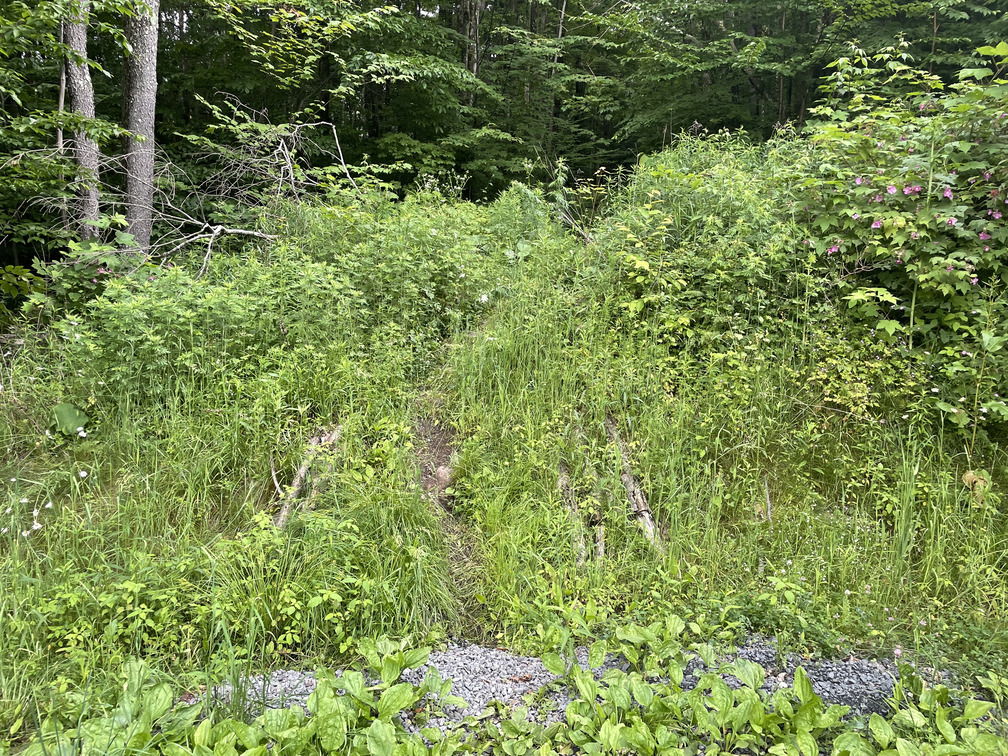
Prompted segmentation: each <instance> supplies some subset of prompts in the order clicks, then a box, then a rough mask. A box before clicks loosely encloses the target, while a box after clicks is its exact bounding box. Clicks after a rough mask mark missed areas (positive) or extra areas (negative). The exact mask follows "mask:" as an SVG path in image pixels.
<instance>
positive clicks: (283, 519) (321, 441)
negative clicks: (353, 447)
mask: <svg viewBox="0 0 1008 756" xmlns="http://www.w3.org/2000/svg"><path fill="white" fill-rule="evenodd" d="M342 430H343V429H342V428H341V427H340V426H338V425H337V426H336V427H335V428H332V429H331V430H328V431H325V432H323V433H319V434H318V435H317V436H312V437H311V438H310V439H309V440H308V449H307V450H306V451H305V458H304V460H303V461H302V462H301V466H300V467H299V468H298V471H297V473H295V475H294V480H293V481H292V482H291V484H290V487H289V488H288V489H287V491H286V492H285V493H284V495H282V496H281V497H280V511H279V512H278V513H277V516H276V519H275V520H274V521H273V524H274V525H276V526H277V527H278V528H281V529H282V528H283V527H284V525H286V524H287V519H288V518H289V517H290V513H291V510H292V509H293V507H294V502H296V501H297V500H298V498H299V497H300V496H301V489H302V488H304V484H305V481H306V480H307V479H308V473H309V471H310V470H311V467H312V463H313V462H314V461H315V457H316V456H317V454H318V452H319V451H320V450H321V449H322V448H324V447H326V446H332V445H333V444H335V443H336V442H337V441H339V437H340V433H341V432H342ZM314 488H315V486H314V485H313V489H314ZM310 498H311V496H309V499H310ZM306 503H307V502H306Z"/></svg>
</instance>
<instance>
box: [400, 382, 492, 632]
mask: <svg viewBox="0 0 1008 756" xmlns="http://www.w3.org/2000/svg"><path fill="white" fill-rule="evenodd" d="M416 413H417V414H416V416H415V418H414V419H413V441H412V445H413V459H414V464H415V466H416V470H417V482H418V485H419V492H420V498H421V499H422V500H423V501H424V502H426V503H427V506H429V508H430V510H431V512H432V513H433V515H434V517H435V518H436V519H437V521H438V524H439V525H440V528H441V531H442V533H443V535H444V539H445V543H446V545H447V549H448V568H449V574H450V576H451V581H452V584H453V585H454V588H455V591H456V595H457V596H458V599H459V601H460V603H461V614H462V617H463V627H464V628H465V629H466V631H467V632H469V633H470V634H479V633H478V630H477V627H478V626H477V623H476V617H477V615H478V614H479V611H480V603H479V602H478V600H477V598H476V596H477V593H478V587H479V583H480V580H481V573H482V571H483V557H482V548H483V547H482V543H481V541H480V536H479V533H478V532H477V531H476V530H475V529H474V527H473V526H472V524H471V523H468V522H466V521H465V520H464V518H463V517H461V516H457V515H456V514H455V512H454V511H453V508H452V498H453V494H454V489H453V487H452V486H453V484H454V483H455V469H456V465H457V460H456V459H455V458H454V455H455V454H456V452H457V450H458V440H457V433H456V431H455V429H454V428H453V427H452V425H451V421H450V420H449V417H450V412H449V411H448V408H447V407H446V406H445V400H444V398H443V397H441V396H439V395H437V394H436V393H432V392H430V391H427V392H422V393H420V394H419V395H418V397H417V401H416Z"/></svg>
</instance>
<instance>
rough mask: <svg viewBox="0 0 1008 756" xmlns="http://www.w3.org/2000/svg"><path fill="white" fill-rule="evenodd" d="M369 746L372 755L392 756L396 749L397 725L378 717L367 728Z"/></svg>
mask: <svg viewBox="0 0 1008 756" xmlns="http://www.w3.org/2000/svg"><path fill="white" fill-rule="evenodd" d="M367 747H368V753H370V754H371V756H392V752H393V751H394V750H395V727H393V726H392V725H391V724H389V723H388V722H383V721H382V720H380V719H376V720H375V721H374V722H372V723H371V726H370V727H368V729H367Z"/></svg>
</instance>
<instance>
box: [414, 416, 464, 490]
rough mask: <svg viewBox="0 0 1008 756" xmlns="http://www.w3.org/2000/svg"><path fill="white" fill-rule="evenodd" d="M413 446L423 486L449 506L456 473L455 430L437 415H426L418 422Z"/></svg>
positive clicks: (421, 486) (422, 487) (421, 485)
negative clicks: (451, 487)
mask: <svg viewBox="0 0 1008 756" xmlns="http://www.w3.org/2000/svg"><path fill="white" fill-rule="evenodd" d="M415 434H416V438H415V440H414V444H413V448H414V450H415V453H416V461H417V466H418V467H419V469H420V488H421V489H423V491H424V492H425V493H427V494H428V495H429V496H430V497H431V498H432V499H434V500H435V501H437V502H438V503H439V504H440V505H441V506H442V507H444V508H445V509H448V494H447V490H448V488H449V487H450V486H451V483H452V477H453V474H454V471H453V468H452V459H451V457H452V454H454V453H455V431H454V430H453V429H452V428H451V427H450V426H448V425H446V424H445V423H442V422H441V421H439V420H438V419H437V418H434V417H431V416H429V415H424V416H422V417H420V418H419V419H418V420H417V421H416V425H415Z"/></svg>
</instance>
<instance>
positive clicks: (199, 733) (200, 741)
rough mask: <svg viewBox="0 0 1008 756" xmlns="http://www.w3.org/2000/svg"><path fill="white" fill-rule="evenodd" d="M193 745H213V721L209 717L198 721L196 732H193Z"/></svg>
mask: <svg viewBox="0 0 1008 756" xmlns="http://www.w3.org/2000/svg"><path fill="white" fill-rule="evenodd" d="M193 745H197V746H212V745H213V722H212V721H211V719H210V718H209V717H208V718H206V719H204V720H203V721H202V722H200V723H199V727H197V728H196V732H195V733H193Z"/></svg>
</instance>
